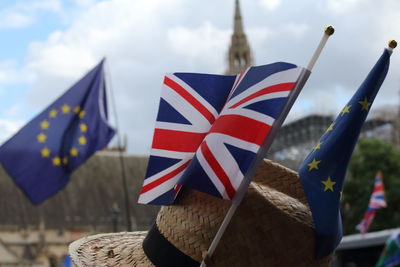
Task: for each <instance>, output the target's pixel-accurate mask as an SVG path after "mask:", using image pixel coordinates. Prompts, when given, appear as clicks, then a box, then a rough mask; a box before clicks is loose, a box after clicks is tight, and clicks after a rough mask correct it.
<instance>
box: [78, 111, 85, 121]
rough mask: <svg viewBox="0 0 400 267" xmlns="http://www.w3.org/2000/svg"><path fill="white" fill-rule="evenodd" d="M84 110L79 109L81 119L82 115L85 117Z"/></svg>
mask: <svg viewBox="0 0 400 267" xmlns="http://www.w3.org/2000/svg"><path fill="white" fill-rule="evenodd" d="M85 114H86V113H85V111H84V110H81V111H80V112H79V118H81V119H83V117H85Z"/></svg>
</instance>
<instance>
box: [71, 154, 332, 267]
mask: <svg viewBox="0 0 400 267" xmlns="http://www.w3.org/2000/svg"><path fill="white" fill-rule="evenodd" d="M230 204H231V203H230V201H226V200H222V199H218V198H215V197H212V196H209V195H206V194H203V193H201V192H197V191H193V190H185V191H184V192H182V194H181V195H180V197H179V198H178V199H177V203H176V205H173V206H164V207H162V208H161V210H160V212H159V214H158V216H157V221H156V224H157V228H158V229H159V231H160V233H162V235H163V236H164V237H165V238H166V239H168V240H169V241H170V242H171V243H172V244H173V245H174V246H175V247H177V248H178V249H179V250H181V251H182V252H183V253H185V254H186V255H189V256H190V257H192V258H193V259H194V260H196V261H199V262H201V260H202V256H203V253H204V252H205V251H206V250H207V249H208V247H209V245H210V244H211V241H212V239H213V238H214V236H215V234H216V232H217V230H218V228H219V226H220V224H221V222H222V220H223V218H224V216H225V214H226V212H227V210H228V209H229V207H230ZM312 228H313V224H312V218H311V214H310V210H309V208H308V206H307V205H306V201H305V196H304V192H303V190H302V188H301V185H300V182H299V179H298V175H297V173H295V172H293V171H291V170H289V169H287V168H285V167H283V166H281V165H279V164H275V163H272V162H270V161H265V162H263V164H262V166H261V167H260V168H259V169H258V172H257V174H256V176H255V178H254V182H253V183H252V184H251V185H250V187H249V190H248V192H247V194H246V196H245V198H244V200H243V202H242V203H241V205H240V206H239V208H238V210H237V211H236V213H235V215H234V217H233V219H232V221H231V223H230V224H229V226H228V228H227V229H226V232H225V234H224V235H223V237H222V239H221V241H220V243H219V245H218V247H217V249H216V251H215V253H214V256H213V257H212V260H211V261H210V262H209V263H208V264H207V266H208V267H216V266H219V267H220V266H232V267H235V266H237V267H241V266H260V267H261V266H307V267H309V266H329V262H330V257H327V258H325V259H323V260H320V261H316V260H315V259H314V245H315V244H314V232H313V229H312ZM142 240H143V233H142V234H141V235H139V234H137V233H119V234H105V235H98V236H94V237H90V238H89V239H86V241H85V240H78V241H76V242H74V243H73V244H71V247H70V253H71V255H72V258H73V261H74V262H75V264H76V265H77V266H78V267H81V266H142V267H144V266H146V267H147V266H153V265H152V264H151V263H150V261H148V260H147V258H146V256H145V255H144V252H143V250H142V247H141V243H142ZM77 242H78V243H77ZM110 251H112V252H110ZM110 255H111V256H113V257H112V258H107V257H109V256H110ZM78 258H79V261H78V260H77V259H78ZM123 261H125V262H126V263H125V262H123ZM96 264H100V265H96Z"/></svg>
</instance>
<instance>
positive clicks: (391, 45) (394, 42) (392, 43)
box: [388, 40, 397, 49]
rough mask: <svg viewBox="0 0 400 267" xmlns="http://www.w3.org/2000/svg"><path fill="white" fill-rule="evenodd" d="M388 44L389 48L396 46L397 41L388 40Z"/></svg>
mask: <svg viewBox="0 0 400 267" xmlns="http://www.w3.org/2000/svg"><path fill="white" fill-rule="evenodd" d="M388 46H389V48H392V49H393V48H396V46H397V42H396V40H390V41H389V42H388Z"/></svg>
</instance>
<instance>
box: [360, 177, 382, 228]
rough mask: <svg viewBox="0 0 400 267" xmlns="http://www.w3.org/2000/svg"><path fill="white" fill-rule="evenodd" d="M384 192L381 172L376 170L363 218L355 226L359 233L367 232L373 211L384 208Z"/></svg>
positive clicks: (373, 215)
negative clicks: (372, 189) (372, 188)
mask: <svg viewBox="0 0 400 267" xmlns="http://www.w3.org/2000/svg"><path fill="white" fill-rule="evenodd" d="M386 207H387V205H386V201H385V192H384V189H383V182H382V173H381V172H377V174H376V176H375V186H374V191H372V195H371V198H370V200H369V204H368V209H367V211H366V212H365V214H364V218H363V219H362V221H361V222H360V224H359V225H357V226H356V228H357V230H359V231H360V233H361V234H365V233H366V232H368V229H369V227H370V225H371V223H372V221H373V220H374V217H375V213H376V211H377V210H378V209H381V208H386Z"/></svg>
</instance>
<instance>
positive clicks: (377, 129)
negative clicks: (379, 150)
mask: <svg viewBox="0 0 400 267" xmlns="http://www.w3.org/2000/svg"><path fill="white" fill-rule="evenodd" d="M372 112H373V113H372V114H371V115H372V116H370V117H371V118H369V119H368V120H367V121H366V122H365V124H364V126H363V128H362V130H361V134H360V138H372V137H374V138H379V139H381V140H383V141H386V142H388V143H394V135H395V134H396V133H398V131H397V130H396V129H397V128H396V122H397V121H398V118H397V117H396V114H393V113H392V114H391V115H390V114H388V113H386V115H385V116H383V115H382V113H381V112H380V110H376V111H375V110H374V111H372ZM333 120H334V117H333V116H330V115H317V114H312V115H309V116H306V117H303V118H301V119H298V120H295V121H292V122H290V123H287V124H285V125H283V126H282V127H281V128H280V129H279V131H278V134H277V136H276V137H275V140H274V142H273V144H272V146H271V149H270V151H269V153H268V158H270V159H272V160H274V161H276V162H279V163H281V164H283V165H285V166H287V167H289V168H292V169H294V170H297V168H298V167H299V165H300V163H301V162H302V161H303V159H304V158H305V157H306V156H307V155H308V154H309V152H310V151H311V149H312V147H313V146H314V145H315V144H316V143H317V141H318V140H319V138H320V137H321V136H322V135H323V134H324V132H325V131H326V129H327V128H328V127H329V125H330V124H331V122H332V121H333Z"/></svg>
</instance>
